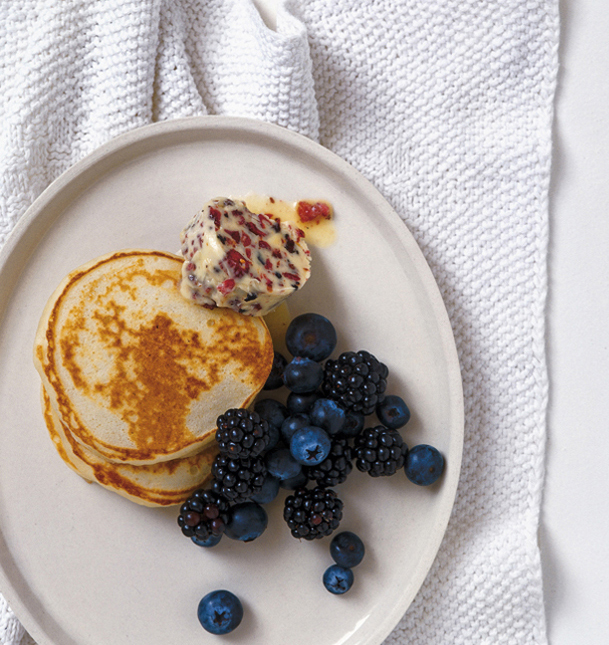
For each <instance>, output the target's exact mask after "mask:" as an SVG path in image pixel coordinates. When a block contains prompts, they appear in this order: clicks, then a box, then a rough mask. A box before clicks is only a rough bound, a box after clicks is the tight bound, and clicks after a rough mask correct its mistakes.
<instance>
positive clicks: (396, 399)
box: [376, 394, 410, 430]
mask: <svg viewBox="0 0 609 645" xmlns="http://www.w3.org/2000/svg"><path fill="white" fill-rule="evenodd" d="M376 416H377V417H378V418H379V421H380V422H381V423H382V424H383V425H384V426H387V427H388V428H393V429H394V430H397V429H398V428H402V427H403V426H405V425H406V424H407V423H408V421H409V420H410V410H409V409H408V406H407V405H406V403H405V401H404V399H403V398H402V397H400V396H396V395H395V394H389V395H388V396H386V397H385V398H384V399H383V400H382V401H381V402H380V403H379V404H378V405H377V406H376Z"/></svg>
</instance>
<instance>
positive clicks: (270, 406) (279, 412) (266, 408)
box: [254, 399, 288, 428]
mask: <svg viewBox="0 0 609 645" xmlns="http://www.w3.org/2000/svg"><path fill="white" fill-rule="evenodd" d="M254 412H257V413H258V414H259V415H260V416H261V417H262V418H263V419H266V421H267V422H268V424H269V425H270V426H275V427H276V428H281V424H282V423H283V420H284V419H285V418H286V417H287V416H288V409H287V408H286V407H285V405H283V403H281V402H280V401H275V399H260V400H259V401H256V404H255V405H254Z"/></svg>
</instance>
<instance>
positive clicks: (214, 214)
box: [209, 207, 222, 231]
mask: <svg viewBox="0 0 609 645" xmlns="http://www.w3.org/2000/svg"><path fill="white" fill-rule="evenodd" d="M209 219H212V220H213V221H214V226H215V227H216V231H217V230H218V229H219V228H220V223H221V221H222V213H221V212H220V211H219V210H218V209H217V208H213V207H210V209H209Z"/></svg>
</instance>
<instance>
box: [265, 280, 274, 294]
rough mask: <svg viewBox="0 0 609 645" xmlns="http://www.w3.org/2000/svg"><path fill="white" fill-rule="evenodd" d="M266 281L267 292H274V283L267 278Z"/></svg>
mask: <svg viewBox="0 0 609 645" xmlns="http://www.w3.org/2000/svg"><path fill="white" fill-rule="evenodd" d="M264 281H265V282H266V290H267V291H272V290H273V283H272V282H271V281H270V280H269V279H268V278H266V277H265V278H264Z"/></svg>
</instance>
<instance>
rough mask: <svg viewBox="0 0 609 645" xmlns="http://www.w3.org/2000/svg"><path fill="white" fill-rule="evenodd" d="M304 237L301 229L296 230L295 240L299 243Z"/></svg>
mask: <svg viewBox="0 0 609 645" xmlns="http://www.w3.org/2000/svg"><path fill="white" fill-rule="evenodd" d="M304 236H305V233H304V231H303V230H302V229H301V228H297V229H296V239H297V240H298V241H299V242H300V240H302V238H303V237H304Z"/></svg>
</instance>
